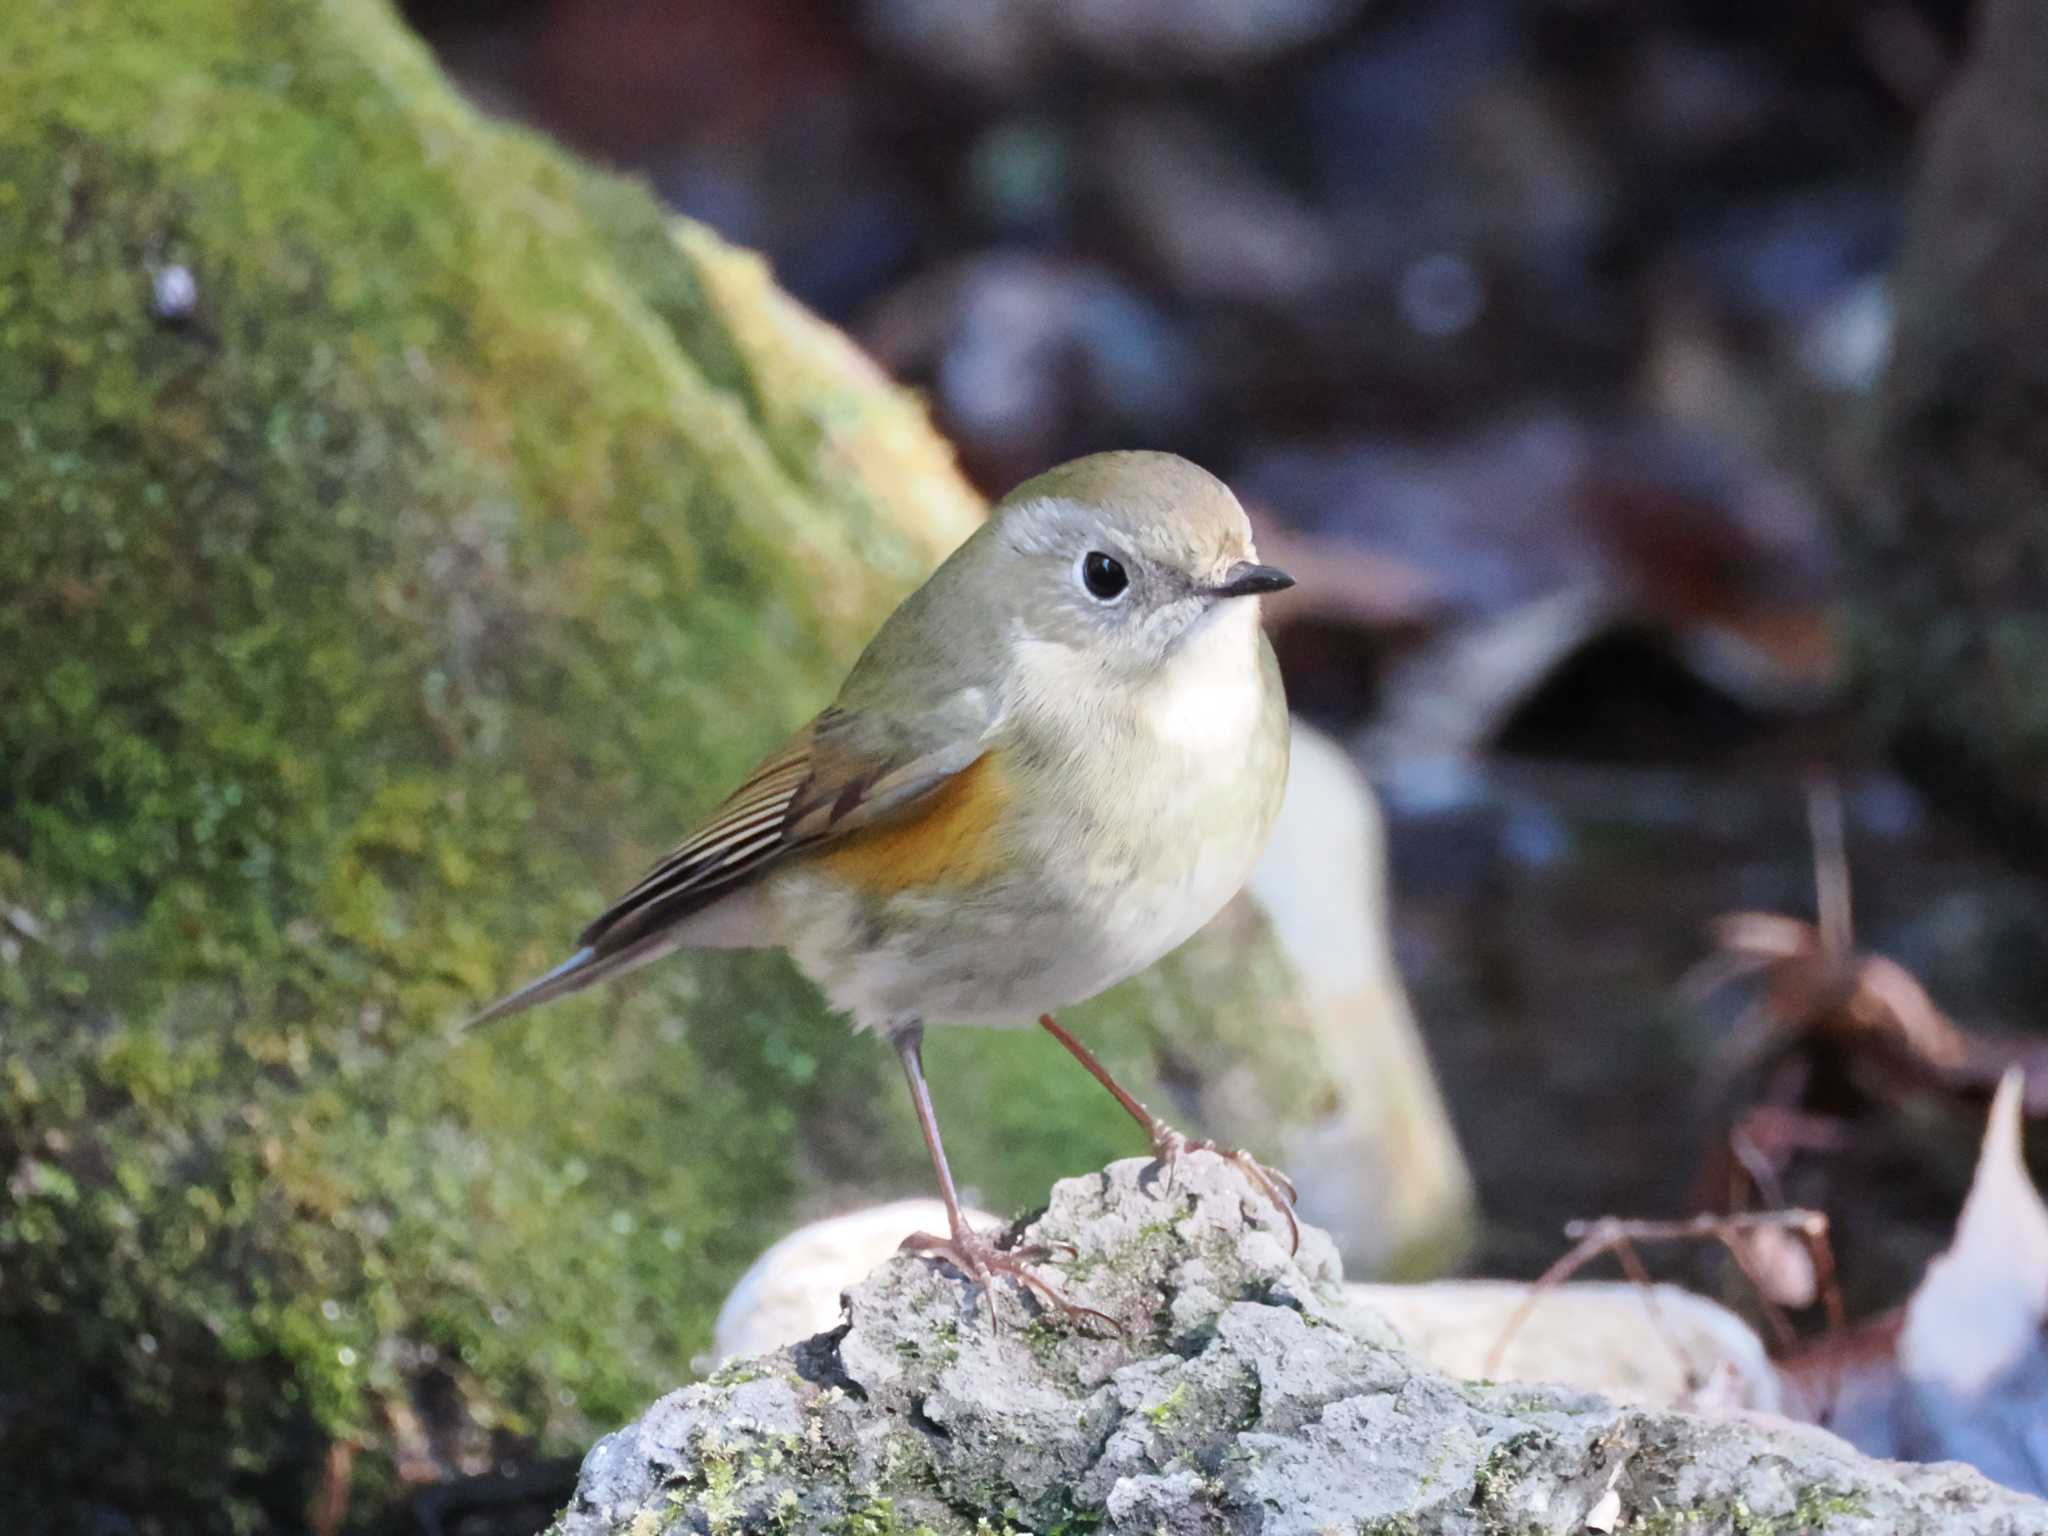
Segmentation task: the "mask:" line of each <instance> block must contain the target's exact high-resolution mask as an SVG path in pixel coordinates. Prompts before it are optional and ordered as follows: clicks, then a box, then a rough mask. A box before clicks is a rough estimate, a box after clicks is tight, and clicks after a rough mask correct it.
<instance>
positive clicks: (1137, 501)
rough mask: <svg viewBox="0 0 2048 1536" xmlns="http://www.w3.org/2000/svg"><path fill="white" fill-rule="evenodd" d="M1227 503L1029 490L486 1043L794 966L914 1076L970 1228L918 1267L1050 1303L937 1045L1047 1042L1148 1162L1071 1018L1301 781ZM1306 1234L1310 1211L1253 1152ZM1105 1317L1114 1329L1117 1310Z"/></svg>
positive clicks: (532, 987) (1174, 474)
mask: <svg viewBox="0 0 2048 1536" xmlns="http://www.w3.org/2000/svg"><path fill="white" fill-rule="evenodd" d="M1291 584H1292V582H1291V580H1290V578H1289V577H1288V576H1287V575H1286V574H1285V573H1283V572H1281V571H1278V570H1275V569H1274V568H1273V567H1271V566H1266V565H1261V564H1259V563H1258V557H1257V554H1256V552H1255V551H1254V549H1253V547H1252V537H1251V527H1250V525H1249V523H1247V522H1246V520H1245V515H1244V510H1243V508H1241V507H1240V506H1239V505H1238V503H1237V498H1236V497H1234V496H1233V495H1232V494H1231V493H1230V490H1229V488H1228V487H1226V486H1225V485H1224V484H1223V483H1222V482H1221V481H1219V480H1217V479H1216V478H1215V477H1213V476H1211V475H1209V474H1208V473H1206V472H1205V471H1203V470H1201V469H1198V468H1197V467H1196V466H1194V465H1193V464H1190V463H1189V462H1187V461H1186V460H1185V459H1181V458H1177V457H1175V456H1174V455H1172V454H1166V453H1101V454H1095V455H1092V456H1090V457H1088V458H1083V459H1076V460H1075V461H1073V462H1072V463H1069V464H1064V465H1062V466H1060V467H1059V468H1057V469H1053V470H1049V471H1048V472H1046V473H1045V474H1042V475H1039V476H1038V477H1036V478H1035V479H1032V480H1028V481H1026V482H1025V483H1024V484H1022V485H1020V486H1018V487H1017V488H1016V489H1015V490H1014V491H1012V492H1011V493H1010V494H1009V495H1008V496H1006V497H1005V498H1004V499H1003V500H1002V502H1001V503H1000V504H999V505H998V506H997V507H996V508H995V510H994V512H993V513H992V514H991V516H990V517H989V519H988V521H987V522H986V523H984V524H983V525H982V527H980V528H979V529H977V530H976V531H975V533H974V534H973V535H972V536H971V537H969V538H968V540H967V541H966V542H965V543H964V544H962V545H961V546H960V548H959V549H957V550H956V551H954V553H953V554H952V556H951V557H950V558H948V559H947V560H946V562H945V563H944V564H943V565H941V566H940V567H939V568H938V570H937V571H935V572H933V574H932V576H931V578H930V579H929V580H928V581H926V583H925V584H924V585H923V586H922V587H921V588H919V589H918V590H917V591H916V592H914V593H912V594H911V596H910V597H909V598H908V599H906V600H905V601H904V603H903V605H902V606H901V607H900V608H898V609H897V610H896V612H895V613H894V614H892V615H891V616H890V617H889V620H888V622H887V623H885V624H884V625H883V626H882V628H881V631H880V632H879V633H878V634H877V635H876V636H875V638H874V640H873V641H872V642H871V643H870V644H869V646H868V648H867V650H866V651H865V652H864V653H863V654H862V656H861V658H860V660H859V661H858V662H857V663H855V665H854V668H853V671H852V673H851V674H850V675H849V676H848V677H847V679H846V683H845V686H844V687H843V688H841V689H840V692H839V697H838V698H837V700H835V701H834V702H833V704H832V705H831V707H830V708H828V709H826V710H825V711H824V713H822V714H820V715H819V716H818V717H817V718H816V719H814V720H812V721H811V722H810V723H809V724H808V725H806V726H804V727H803V728H802V729H800V730H799V731H797V733H796V734H795V735H794V736H792V737H791V738H790V740H789V741H788V742H787V744H785V745H784V746H783V747H782V748H781V750H779V751H777V752H776V753H774V754H773V755H772V756H770V757H769V758H768V759H767V760H766V761H765V762H763V763H762V764H761V765H760V766H759V767H758V768H756V769H755V770H754V771H753V773H751V774H749V775H748V776H747V778H746V780H745V782H743V783H742V784H741V785H740V786H739V788H737V789H735V790H734V791H733V792H732V794H731V795H730V796H728V797H727V798H726V800H725V801H724V803H723V804H721V805H719V806H718V807H717V808H716V809H715V810H713V811H712V812H711V814H710V815H709V816H708V817H707V818H706V819H705V820H704V821H703V822H702V823H701V824H700V825H699V826H698V827H697V828H696V829H695V830H694V831H693V832H691V833H690V835H689V836H688V837H687V838H685V839H684V840H683V842H682V843H681V844H680V845H678V846H677V847H676V849H675V850H674V851H673V852H672V853H670V854H669V855H668V856H667V857H666V858H664V859H663V860H661V862H660V863H658V864H657V865H655V867H654V868H653V869H652V870H650V871H649V872H648V874H647V876H646V878H644V879H643V880H641V882H640V883H639V884H638V885H636V886H634V887H633V888H632V889H631V890H629V891H627V892H626V893H625V895H623V896H621V897H620V898H619V899H618V900H617V901H616V902H614V903H613V904H612V906H611V908H610V909H609V910H608V911H606V912H605V913H604V914H603V915H602V916H600V917H599V918H598V919H597V920H596V921H595V922H594V923H592V924H591V925H590V927H589V928H588V929H586V930H585V931H584V933H583V936H582V939H581V947H580V948H579V949H578V950H577V951H576V953H575V954H573V955H571V956H570V957H569V958H568V959H567V960H566V961H564V962H563V963H562V964H561V965H559V966H557V967H556V968H555V969H554V970H552V971H549V972H548V973H547V974H546V975H544V976H541V977H539V978H538V979H536V980H534V981H532V982H530V983H529V984H527V985H526V986H524V987H522V988H520V989H519V990H518V991H517V992H514V993H512V994H511V995H510V996H509V997H507V998H505V999H503V1000H502V1001H501V1002H498V1003H496V1004H494V1005H493V1006H492V1007H491V1008H489V1009H487V1010H485V1012H484V1013H483V1014H481V1015H480V1016H479V1017H478V1019H477V1020H476V1021H475V1022H477V1023H482V1022H484V1021H485V1020H488V1019H492V1018H496V1017H500V1016H502V1015H505V1014H509V1013H515V1012H517V1011H519V1010H521V1009H524V1008H529V1007H532V1006H533V1005H534V1004H536V1003H541V1002H545V1001H547V1000H548V999H550V998H553V997H559V996H561V995H562V994H564V993H568V992H574V991H578V990H580V989H581V988H584V987H587V986H591V985H593V984H594V983H596V982H599V981H603V980H605V979H607V978H609V977H613V976H618V975H622V974H624V973H625V972H627V971H629V970H632V969H633V968H635V967H636V966H640V965H644V964H646V963H647V962H648V961H650V960H653V959H656V958H657V957H659V956H661V955H664V954H667V953H668V952H669V951H671V950H675V949H680V948H750V947H756V946H780V947H781V948H783V949H785V950H787V951H788V952H789V953H790V955H792V956H793V957H794V958H795V960H796V962H797V964H798V965H800V966H801V967H802V968H803V969H804V970H805V971H806V972H807V973H809V975H810V976H811V978H812V979H813V980H814V981H816V982H817V984H818V985H819V987H820V988H822V989H823V991H824V993H825V995H826V997H827V998H828V999H829V1000H830V1001H831V1002H832V1003H833V1004H834V1005H835V1006H836V1007H838V1008H840V1009H843V1010H844V1011H845V1012H847V1013H848V1014H850V1015H851V1016H852V1018H853V1021H854V1023H855V1025H856V1027H857V1028H860V1029H864V1030H872V1031H874V1032H876V1033H878V1034H881V1035H884V1036H886V1037H887V1038H888V1039H889V1041H890V1042H891V1043H892V1044H893V1045H894V1046H895V1048H896V1052H897V1054H898V1056H899V1057H900V1058H901V1060H902V1064H903V1072H904V1076H905V1078H906V1079H907V1080H908V1082H909V1085H910V1094H911V1099H912V1101H913V1103H914V1104H915V1106H916V1109H917V1118H918V1124H919V1126H920V1128H921V1129H922V1131H923V1133H924V1140H925V1146H926V1148H927V1149H928V1150H929V1151H930V1153H931V1159H932V1164H933V1167H934V1168H935V1169H936V1170H937V1173H938V1179H939V1188H940V1191H941V1193H942V1195H943V1196H944V1199H945V1204H946V1210H947V1212H948V1217H949V1225H950V1227H951V1230H950V1232H948V1233H947V1234H946V1235H945V1236H943V1237H941V1236H937V1235H934V1234H929V1233H920V1234H916V1235H915V1236H913V1237H911V1238H909V1239H906V1242H905V1246H906V1247H908V1248H912V1249H914V1250H916V1251H919V1252H923V1253H926V1254H930V1255H934V1256H938V1257H943V1258H946V1259H949V1260H950V1261H952V1262H953V1263H954V1264H955V1265H956V1266H957V1267H958V1268H959V1269H960V1270H961V1271H962V1272H963V1273H964V1274H965V1275H967V1276H968V1277H969V1278H970V1279H971V1280H973V1281H974V1282H975V1283H977V1284H978V1285H980V1286H981V1287H982V1288H983V1289H984V1290H985V1291H986V1290H988V1289H989V1287H990V1285H991V1282H992V1279H993V1277H994V1276H995V1275H997V1274H1010V1275H1012V1276H1015V1277H1016V1278H1017V1279H1018V1280H1019V1281H1020V1282H1022V1283H1024V1284H1026V1285H1028V1286H1030V1287H1031V1288H1032V1289H1034V1290H1035V1291H1037V1292H1038V1293H1039V1294H1040V1295H1042V1296H1044V1297H1046V1298H1047V1299H1048V1300H1051V1301H1054V1302H1056V1303H1057V1304H1059V1305H1061V1306H1063V1307H1066V1308H1067V1310H1068V1311H1069V1312H1070V1313H1076V1312H1083V1311H1085V1310H1086V1309H1083V1308H1075V1307H1072V1306H1071V1305H1070V1304H1068V1303H1066V1302H1065V1301H1064V1300H1063V1299H1062V1298H1060V1297H1058V1296H1057V1295H1056V1294H1055V1293H1054V1292H1053V1291H1052V1290H1051V1289H1050V1288H1049V1287H1048V1286H1047V1285H1046V1284H1045V1282H1043V1281H1042V1280H1040V1279H1039V1278H1038V1277H1037V1276H1036V1275H1035V1274H1033V1273H1032V1271H1031V1270H1030V1269H1029V1267H1028V1259H1029V1258H1030V1257H1033V1256H1030V1255H1020V1254H1014V1253H1010V1252H1007V1251H1005V1250H1002V1249H999V1248H997V1247H996V1246H995V1244H994V1243H993V1242H992V1241H991V1240H990V1239H989V1238H988V1237H986V1236H985V1235H983V1234H982V1233H979V1232H977V1231H975V1230H974V1229H973V1228H972V1227H971V1226H970V1225H969V1224H968V1222H967V1220H966V1219H965V1217H964V1216H963V1215H962V1213H961V1209H960V1201H959V1197H958V1195H957V1194H956V1193H955V1191H954V1187H953V1175H952V1172H951V1170H950V1169H949V1168H948V1167H947V1164H946V1154H945V1149H944V1147H943V1145H942V1144H941V1142H940V1139H939V1127H938V1121H937V1119H936V1117H935V1116H934V1114H933V1111H932V1104H931V1096H930V1094H929V1092H928V1091H927V1089H926V1087H925V1078H924V1067H923V1062H922V1059H921V1053H920V1045H921V1042H922V1040H923V1036H924V1029H925V1026H926V1025H927V1024H952V1023H965V1024H986V1025H1015V1024H1021V1023H1026V1022H1029V1020H1030V1019H1031V1018H1032V1016H1033V1015H1034V1014H1035V1015H1038V1016H1039V1021H1040V1023H1042V1024H1043V1025H1044V1027H1045V1028H1046V1029H1048V1030H1049V1031H1051V1032H1052V1033H1053V1034H1054V1036H1055V1037H1056V1038H1058V1039H1059V1041H1060V1043H1061V1044H1062V1045H1064V1046H1065V1047H1066V1048H1067V1050H1069V1051H1070V1052H1072V1053H1073V1055H1074V1056H1075V1057H1076V1059H1078V1060H1079V1061H1080V1062H1081V1064H1082V1065H1083V1066H1084V1067H1086V1068H1087V1069H1088V1070H1089V1071H1090V1072H1091V1073H1093V1074H1094V1075H1095V1077H1096V1078H1097V1079H1098V1080H1099V1081H1100V1082H1101V1083H1102V1084H1103V1086H1104V1087H1106V1088H1107V1089H1109V1091H1110V1092H1111V1093H1113V1094H1115V1095H1116V1097H1117V1100H1118V1102H1120V1103H1121V1104H1122V1105H1123V1106H1124V1108H1125V1109H1126V1110H1128V1111H1129V1112H1130V1114H1131V1115H1132V1116H1133V1117H1134V1118H1135V1119H1136V1120H1137V1121H1138V1123H1139V1124H1140V1125H1142V1126H1143V1127H1144V1128H1145V1130H1146V1132H1147V1134H1148V1135H1150V1137H1151V1138H1152V1143H1153V1148H1154V1151H1155V1153H1156V1154H1157V1155H1158V1156H1159V1157H1160V1158H1161V1159H1162V1160H1164V1161H1165V1162H1166V1163H1167V1164H1168V1165H1169V1169H1170V1166H1171V1163H1172V1161H1173V1159H1174V1158H1175V1157H1177V1156H1178V1155H1179V1153H1180V1152H1182V1151H1184V1150H1186V1149H1187V1148H1188V1147H1190V1146H1193V1145H1204V1146H1207V1145H1209V1144H1208V1143H1194V1142H1190V1141H1189V1140H1188V1139H1187V1138H1186V1137H1184V1136H1182V1135H1181V1134H1180V1133H1179V1132H1178V1131H1176V1130H1174V1129H1173V1128H1172V1127H1170V1126H1168V1125H1167V1124H1166V1123H1165V1122H1163V1121H1161V1120H1160V1119H1158V1118H1157V1117H1156V1116H1154V1115H1153V1114H1151V1113H1150V1111H1148V1110H1147V1109H1146V1108H1145V1106H1144V1105H1142V1104H1140V1103H1139V1102H1138V1101H1137V1100H1136V1099H1135V1098H1133V1097H1132V1096H1131V1095H1130V1094H1129V1093H1127V1092H1125V1091H1124V1090H1123V1089H1122V1088H1121V1087H1119V1086H1118V1085H1117V1083H1116V1082H1115V1081H1114V1079H1112V1078H1111V1077H1110V1075H1109V1073H1108V1072H1107V1071H1106V1070H1105V1069H1104V1068H1103V1067H1102V1065H1101V1064H1100V1063H1099V1062H1097V1061H1096V1060H1095V1058H1094V1057H1093V1056H1092V1055H1090V1054H1089V1052H1088V1051H1087V1050H1086V1049H1085V1048H1084V1047H1083V1046H1082V1045H1081V1044H1080V1042H1079V1041H1077V1040H1075V1039H1074V1038H1073V1036H1072V1035H1070V1034H1068V1033H1067V1032H1066V1030H1064V1029H1063V1028H1061V1027H1060V1026H1059V1025H1058V1024H1057V1023H1055V1022H1054V1020H1053V1019H1052V1017H1051V1013H1050V1010H1053V1009H1057V1008H1061V1007H1065V1006H1067V1005H1068V1004H1071V1003H1078V1002H1080V1001H1082V1000H1083V999H1086V998H1089V997H1092V996H1094V995H1095V994H1096V993H1098V992H1100V991H1102V990H1104V989H1105V988H1107V987H1110V986H1112V985H1114V984H1115V983H1117V982H1119V981H1122V980H1123V979H1124V978H1126V977H1128V976H1131V975H1134V974H1136V973H1137V972H1138V971H1141V970H1143V969H1144V968H1145V967H1146V966H1148V965H1150V964H1152V962H1153V961H1155V960H1157V959H1159V957H1160V956H1162V955H1164V954H1166V953H1167V952H1168V951H1169V950H1171V949H1173V948H1174V947H1175V946H1177V945H1178V944H1180V943H1181V941H1182V940H1184V939H1186V938H1187V937H1188V936H1189V935H1191V934H1192V933H1194V931H1195V930H1196V929H1197V928H1199V927H1201V926H1202V925H1203V924H1204V923H1206V922H1207V921H1208V920H1209V918H1210V917H1212V916H1213V915H1214V914H1215V913H1216V912H1217V911H1218V910H1219V909H1220V908H1221V907H1222V906H1223V905H1224V903H1225V902H1227V901H1228V900H1229V899H1230V898H1231V896H1232V895H1234V894H1235V893H1236V891H1237V890H1238V888H1239V886H1240V885H1242V884H1243V882H1244V879H1245V876H1246V875H1247V874H1248V873H1249V871H1250V869H1251V866H1252V862H1253V860H1254V859H1255V858H1256V857H1257V856H1258V853H1259V850H1260V848H1261V847H1262V846H1263V845H1264V843H1265V840H1266V834H1267V832H1268V830H1269V829H1270V828H1271V826H1272V822H1273V818H1274V815H1275V813H1276V812H1277V811H1278V809H1279V806H1280V796H1281V791H1282V789H1283V788H1284V787H1285V783H1286V779H1287V741H1288V723H1287V707H1286V700H1285V698H1284V696H1283V694H1282V691H1281V686H1280V676H1279V670H1278V668H1277V666H1276V665H1275V663H1274V660H1273V651H1272V648H1271V646H1269V645H1268V644H1267V643H1266V639H1265V636H1264V634H1263V633H1262V631H1261V630H1260V628H1259V602H1258V598H1259V594H1260V593H1262V592H1276V591H1279V590H1281V589H1282V588H1284V587H1287V586H1290V585H1291ZM1214 1150H1218V1151H1222V1152H1224V1155H1226V1156H1229V1157H1231V1158H1233V1159H1234V1160H1235V1161H1236V1162H1237V1164H1238V1166H1239V1167H1240V1168H1241V1169H1243V1171H1244V1173H1245V1175H1246V1177H1247V1178H1249V1179H1250V1180H1251V1182H1252V1183H1253V1184H1254V1185H1256V1186H1257V1187H1258V1188H1259V1189H1260V1190H1261V1191H1262V1192H1263V1193H1264V1194H1265V1195H1266V1196H1267V1197H1268V1198H1269V1199H1271V1200H1272V1201H1273V1202H1274V1204H1275V1205H1276V1206H1277V1207H1278V1208H1279V1209H1280V1211H1281V1212H1282V1213H1283V1214H1284V1215H1286V1217H1287V1220H1288V1224H1289V1226H1290V1228H1292V1227H1293V1225H1294V1217H1293V1214H1292V1211H1291V1209H1290V1207H1291V1204H1292V1200H1293V1188H1292V1186H1291V1185H1289V1184H1288V1183H1287V1181H1286V1179H1285V1178H1284V1177H1283V1176H1281V1175H1279V1174H1277V1173H1274V1172H1272V1171H1271V1170H1269V1169H1266V1168H1264V1167H1262V1166H1261V1165H1260V1164H1259V1163H1257V1162H1255V1161H1254V1160H1253V1159H1252V1158H1250V1157H1249V1156H1247V1155H1246V1154H1244V1153H1241V1152H1235V1151H1231V1150H1229V1149H1221V1148H1217V1149H1214ZM1097 1315H1099V1314H1097Z"/></svg>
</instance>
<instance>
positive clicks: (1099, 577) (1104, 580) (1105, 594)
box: [1081, 549, 1131, 603]
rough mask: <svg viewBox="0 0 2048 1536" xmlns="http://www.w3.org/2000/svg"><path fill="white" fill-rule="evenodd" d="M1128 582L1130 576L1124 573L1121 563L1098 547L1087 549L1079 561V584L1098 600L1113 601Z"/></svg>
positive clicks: (1121, 592) (1121, 593) (1119, 595)
mask: <svg viewBox="0 0 2048 1536" xmlns="http://www.w3.org/2000/svg"><path fill="white" fill-rule="evenodd" d="M1130 584H1131V578H1130V577H1129V576H1128V575H1127V574H1125V571H1124V568H1123V565H1122V563H1121V562H1119V561H1117V560H1114V559H1112V558H1111V557H1110V556H1108V555H1105V554H1104V553H1103V552H1102V551H1101V550H1099V549H1091V550H1089V551H1088V553H1087V555H1086V556H1085V557H1084V558H1083V559H1082V561H1081V585H1082V586H1084V587H1086V588H1087V589H1088V595H1089V596H1090V597H1093V598H1095V599H1096V600H1097V601H1099V602H1104V603H1113V602H1115V601H1116V600H1117V599H1118V598H1119V597H1121V596H1123V591H1124V588H1125V587H1128V586H1129V585H1130Z"/></svg>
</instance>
